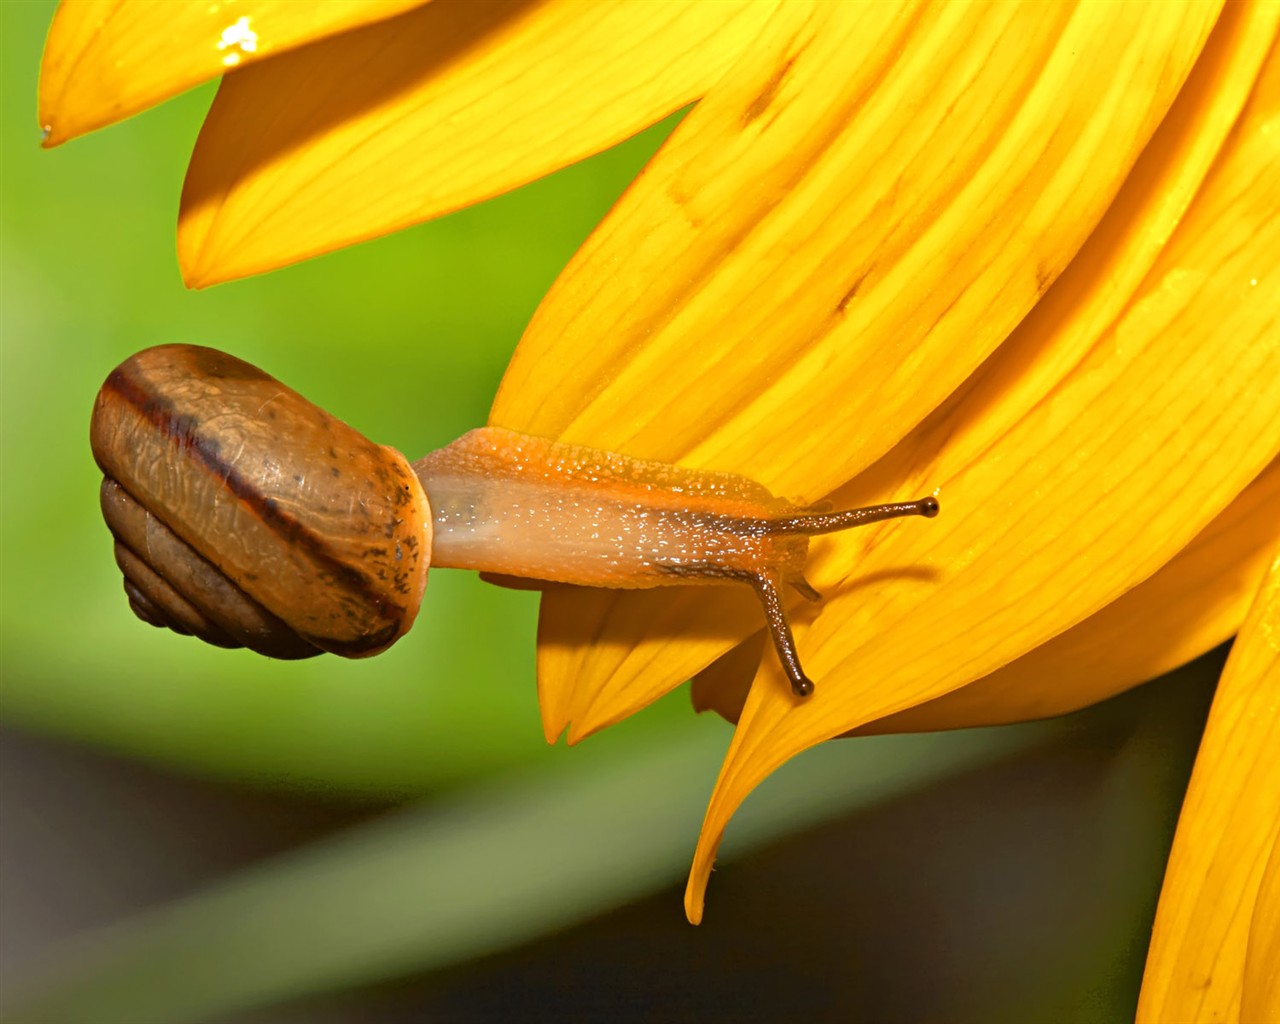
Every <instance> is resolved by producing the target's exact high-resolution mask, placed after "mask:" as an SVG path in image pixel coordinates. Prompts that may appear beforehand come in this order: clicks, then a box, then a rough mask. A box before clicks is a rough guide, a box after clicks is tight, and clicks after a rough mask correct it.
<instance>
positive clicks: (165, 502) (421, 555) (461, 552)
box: [90, 345, 938, 696]
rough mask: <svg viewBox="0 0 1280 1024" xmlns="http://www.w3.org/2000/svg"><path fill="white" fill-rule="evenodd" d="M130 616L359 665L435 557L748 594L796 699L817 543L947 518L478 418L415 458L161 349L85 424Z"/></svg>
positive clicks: (499, 571) (273, 386) (280, 391)
mask: <svg viewBox="0 0 1280 1024" xmlns="http://www.w3.org/2000/svg"><path fill="white" fill-rule="evenodd" d="M90 438H91V443H92V446H93V454H94V458H95V459H96V460H97V463H98V465H99V467H101V469H102V472H103V475H104V479H103V482H102V491H101V499H102V511H103V515H104V517H105V519H106V521H107V525H108V527H109V528H110V530H111V532H112V534H113V535H114V537H115V551H116V561H117V563H118V564H119V567H120V570H121V571H122V572H123V574H124V586H125V591H126V593H127V595H128V597H129V603H130V605H131V606H132V608H133V611H134V612H135V614H136V615H137V616H138V617H139V618H141V619H143V620H144V621H146V622H149V623H151V624H153V625H157V626H167V627H169V628H170V629H173V630H175V631H177V632H179V633H189V634H194V635H195V636H197V637H199V638H201V639H202V640H206V641H208V642H209V643H213V644H217V645H220V646H224V647H248V648H250V649H252V650H254V651H257V652H259V653H261V654H264V655H268V656H270V657H274V658H305V657H310V656H311V655H315V654H319V653H321V652H322V651H329V652H331V653H334V654H340V655H344V656H346V657H353V658H358V657H364V656H367V655H372V654H376V653H378V652H379V651H382V650H385V649H386V648H387V647H389V646H390V645H391V644H393V643H395V641H396V640H397V639H399V638H400V637H401V636H403V635H404V633H405V632H407V631H408V629H409V627H410V626H411V625H412V624H413V620H414V617H415V616H416V614H417V611H418V606H419V604H420V603H421V600H422V595H423V591H424V588H425V586H426V581H427V569H428V567H429V566H431V567H434V568H455V569H472V570H479V571H480V572H481V573H482V574H484V575H485V576H486V578H489V579H491V580H495V581H497V582H504V581H505V582H512V580H511V578H512V577H519V578H524V579H528V580H536V581H544V582H546V583H569V584H578V585H586V586H593V587H623V588H636V587H657V586H664V585H668V584H689V583H738V584H740V585H741V584H744V583H745V584H748V585H750V586H751V587H753V588H754V589H755V592H756V594H757V595H758V597H759V599H760V602H761V604H762V606H763V608H764V613H765V619H766V622H767V625H768V629H769V633H770V636H771V638H772V640H773V644H774V647H775V648H776V650H777V652H778V656H779V658H780V660H781V662H782V667H783V669H784V670H785V672H786V675H787V678H788V680H789V681H790V683H791V687H792V689H793V691H794V692H795V693H796V694H797V695H798V696H805V695H807V694H809V693H811V692H812V690H813V683H812V682H811V681H810V680H809V679H808V677H806V676H805V674H804V671H803V670H802V668H801V666H800V659H799V656H798V655H797V653H796V645H795V641H794V638H793V637H792V634H791V629H790V627H789V625H788V623H787V614H786V607H785V604H784V602H783V599H782V593H781V591H782V587H783V585H784V584H786V585H790V586H792V587H794V588H795V589H796V590H797V591H799V592H800V593H801V594H802V595H803V596H805V597H806V598H809V599H811V600H818V599H819V595H818V594H817V593H816V592H815V591H814V590H813V588H812V587H811V586H809V584H808V583H807V582H806V581H805V579H804V574H803V573H804V563H805V558H806V555H807V552H808V543H809V537H810V536H813V535H815V534H821V533H830V532H834V531H837V530H844V529H847V528H849V527H853V526H858V525H861V524H863V523H870V522H875V521H877V520H883V519H889V518H894V517H898V516H908V515H921V516H927V517H932V516H935V515H937V513H938V501H937V499H936V498H934V497H926V498H922V499H920V500H918V501H906V502H896V503H893V504H886V505H874V506H871V507H868V508H858V509H850V510H847V511H841V512H829V511H824V510H822V509H813V508H805V507H801V506H797V505H794V504H792V503H791V502H788V501H786V500H784V499H781V498H776V497H774V496H773V495H772V494H770V493H769V491H768V490H767V489H766V488H765V487H763V486H762V485H760V484H758V483H755V482H754V481H752V480H748V479H747V478H746V477H742V476H737V475H735V474H730V473H719V472H702V471H695V470H690V469H684V468H681V467H679V466H674V465H667V464H664V463H658V462H646V461H642V460H639V459H633V458H630V457H628V456H624V455H619V454H616V453H613V452H606V451H597V450H594V449H590V448H585V447H579V446H575V445H569V444H563V443H559V442H556V441H551V440H548V439H546V438H541V437H532V436H528V435H524V434H519V433H516V432H514V431H511V430H506V429H502V428H499V427H482V428H480V429H478V430H473V431H471V432H470V433H467V434H465V435H463V436H462V437H461V438H459V439H458V440H457V441H455V442H453V443H452V444H450V445H448V446H446V447H444V448H441V449H440V450H438V451H435V452H432V453H431V454H429V455H427V456H426V457H425V458H422V459H419V460H418V461H416V462H413V463H410V462H409V461H408V459H406V458H405V457H404V456H403V455H402V454H400V453H399V452H398V451H396V450H395V449H393V448H387V447H383V446H381V445H377V444H374V443H373V442H372V441H370V440H368V439H367V438H365V437H364V436H363V435H362V434H360V433H358V432H357V431H356V430H354V429H352V428H351V427H349V426H347V424H345V423H343V422H342V421H341V420H338V419H336V418H335V417H333V416H330V415H329V414H328V413H326V412H324V411H323V410H322V409H320V408H318V407H317V406H315V405H313V404H312V403H310V402H309V401H307V400H306V399H305V398H303V397H302V396H301V395H299V394H298V393H297V392H295V391H293V390H291V389H289V388H287V387H285V386H284V385H283V384H281V383H280V382H279V381H277V380H276V379H275V378H273V377H271V376H269V375H268V374H266V373H264V372H262V371H261V370H259V369H257V368H256V367H253V366H251V365H250V364H248V363H246V362H243V361H242V360H240V359H237V358H235V357H234V356H230V355H227V354H225V353H223V352H219V351H217V350H215V349H210V348H201V347H197V346H192V345H162V346H157V347H155V348H150V349H146V350H145V351H143V352H139V353H138V354H136V355H134V356H132V357H130V358H129V359H127V360H125V361H124V362H123V363H122V364H121V365H120V366H118V367H117V368H116V369H115V370H113V371H112V373H111V374H110V376H108V377H107V379H106V382H105V383H104V384H103V385H102V389H101V391H100V392H99V393H98V397H97V401H96V403H95V405H94V410H93V419H92V424H91V429H90Z"/></svg>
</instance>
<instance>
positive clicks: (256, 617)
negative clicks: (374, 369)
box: [90, 345, 432, 658]
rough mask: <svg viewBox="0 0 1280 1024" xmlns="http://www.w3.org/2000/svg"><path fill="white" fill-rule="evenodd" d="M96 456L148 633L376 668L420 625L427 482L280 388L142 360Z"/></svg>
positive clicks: (157, 351) (121, 379) (209, 367)
mask: <svg viewBox="0 0 1280 1024" xmlns="http://www.w3.org/2000/svg"><path fill="white" fill-rule="evenodd" d="M90 440H91V444H92V446H93V454H94V458H95V459H96V460H97V462H98V465H99V466H100V467H101V468H102V472H103V474H104V476H105V480H104V481H103V485H102V511H103V515H104V516H105V518H106V520H107V524H108V526H109V527H110V529H111V532H112V533H113V534H114V536H115V539H116V560H117V562H118V563H119V565H120V568H121V571H122V572H123V573H124V576H125V590H126V593H127V594H128V595H129V600H130V604H131V605H132V607H133V609H134V611H135V613H136V614H137V615H138V616H139V617H140V618H142V619H144V620H145V621H147V622H151V623H153V624H155V625H164V626H168V627H169V628H171V629H174V630H176V631H177V632H180V633H192V634H194V635H196V636H199V637H201V638H202V639H204V640H207V641H209V642H211V643H215V644H218V645H220V646H226V647H241V646H243V647H248V648H250V649H252V650H255V651H258V652H259V653H261V654H266V655H269V656H271V657H277V658H304V657H309V656H311V655H314V654H319V653H320V652H322V651H329V652H332V653H334V654H341V655H345V656H347V657H362V656H365V655H370V654H376V653H377V652H379V651H381V650H384V649H385V648H387V647H389V646H390V645H391V644H392V643H394V642H395V641H396V640H397V639H399V637H401V636H402V635H403V634H404V633H405V632H406V631H407V630H408V629H409V627H410V626H411V625H412V624H413V619H414V616H415V615H416V614H417V609H418V605H419V604H420V602H421V599H422V593H423V590H424V588H425V586H426V579H427V568H428V565H429V562H430V553H431V520H432V517H431V510H430V506H429V505H428V502H427V497H426V494H425V493H424V491H423V489H422V485H421V483H420V482H419V480H418V477H417V476H416V475H415V474H414V471H413V469H412V468H411V467H410V465H409V463H408V461H407V460H406V459H405V457H404V456H403V455H401V454H400V453H399V452H397V451H395V450H394V449H392V448H387V447H383V446H381V445H377V444H374V443H373V442H372V441H370V440H368V439H367V438H366V437H364V436H363V435H362V434H360V433H359V432H358V431H356V430H353V429H352V428H351V427H349V426H347V425H346V424H345V423H343V422H342V421H341V420H338V419H336V418H334V417H333V416H331V415H329V414H328V413H326V412H325V411H324V410H322V409H320V408H319V407H317V406H315V405H313V404H312V403H311V402H308V401H307V400H306V399H305V398H303V397H302V396H301V395H299V394H298V393H297V392H296V391H293V390H292V389H290V388H288V387H286V386H285V385H283V384H281V383H280V382H279V381H277V380H276V379H275V378H274V377H271V376H269V375H268V374H266V373H263V372H262V371H261V370H259V369H257V368H256V367H253V366H251V365H250V364H248V363H246V362H243V361H242V360H239V359H236V358H235V357H234V356H229V355H226V354H225V353H222V352H218V351H216V350H214V349H208V348H200V347H196V346H191V345H162V346H158V347H156V348H150V349H147V350H145V351H143V352H139V353H138V354H136V355H134V356H132V357H130V358H129V359H127V360H125V362H123V363H122V364H121V365H120V366H119V367H117V368H116V369H115V370H114V371H113V372H112V373H111V375H110V376H109V377H108V378H107V380H106V382H105V383H104V384H103V386H102V390H101V391H100V392H99V394H98V399H97V402H96V404H95V406H94V411H93V420H92V425H91V428H90Z"/></svg>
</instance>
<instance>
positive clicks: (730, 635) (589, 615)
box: [538, 4, 1280, 742]
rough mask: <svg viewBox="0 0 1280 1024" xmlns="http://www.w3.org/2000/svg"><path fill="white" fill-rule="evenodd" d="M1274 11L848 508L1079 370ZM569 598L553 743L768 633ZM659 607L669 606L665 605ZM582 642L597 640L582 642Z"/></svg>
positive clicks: (829, 543) (1182, 195) (547, 657)
mask: <svg viewBox="0 0 1280 1024" xmlns="http://www.w3.org/2000/svg"><path fill="white" fill-rule="evenodd" d="M1278 15H1280V11H1278V10H1277V9H1276V8H1275V7H1274V6H1273V5H1258V4H1253V5H1232V6H1231V7H1229V8H1228V9H1227V10H1226V11H1225V12H1224V14H1223V17H1222V19H1221V21H1220V23H1219V24H1218V25H1217V26H1216V27H1215V30H1214V32H1213V34H1212V36H1211V37H1210V40H1209V42H1208V44H1207V46H1206V48H1205V50H1204V52H1203V54H1202V58H1201V60H1200V61H1199V62H1198V64H1197V66H1196V68H1195V70H1194V72H1193V75H1192V77H1191V78H1190V79H1189V80H1188V82H1187V84H1186V88H1185V89H1184V90H1183V92H1182V94H1181V95H1180V96H1179V98H1178V100H1177V102H1176V103H1175V105H1174V106H1173V107H1172V108H1171V109H1170V111H1169V114H1168V116H1167V117H1166V118H1165V121H1164V122H1163V123H1162V125H1161V127H1160V130H1159V131H1158V132H1157V133H1156V135H1155V136H1154V137H1153V138H1152V139H1151V141H1150V143H1149V144H1148V146H1147V148H1146V150H1145V151H1144V153H1143V156H1142V158H1141V160H1140V161H1139V162H1138V163H1137V164H1136V165H1135V167H1134V168H1133V170H1132V172H1131V174H1130V176H1129V179H1128V180H1127V181H1126V183H1125V185H1124V187H1123V189H1122V190H1121V192H1120V193H1119V195H1117V197H1116V199H1115V201H1114V202H1113V203H1112V206H1111V208H1110V209H1109V210H1108V212H1107V215H1106V217H1105V218H1104V219H1103V221H1102V222H1101V223H1100V224H1099V225H1098V228H1097V229H1096V230H1095V232H1094V233H1093V235H1092V236H1091V237H1090V239H1089V241H1088V243H1087V244H1086V245H1085V247H1084V248H1083V249H1082V250H1081V252H1080V254H1079V255H1078V257H1077V258H1076V259H1075V260H1074V261H1073V262H1072V264H1071V266H1070V267H1069V268H1068V269H1067V271H1066V272H1065V273H1064V274H1063V276H1062V277H1061V278H1060V279H1059V280H1058V282H1057V283H1056V284H1055V285H1054V287H1053V288H1052V289H1051V290H1050V291H1049V293H1048V294H1047V295H1046V296H1045V297H1044V298H1043V299H1042V300H1041V302H1040V303H1039V304H1038V305H1037V306H1036V308H1035V309H1034V310H1033V311H1032V313H1031V314H1030V315H1029V316H1028V317H1027V318H1026V319H1025V320H1023V322H1022V323H1021V324H1020V325H1019V327H1018V328H1017V329H1016V330H1015V331H1014V333H1013V335H1012V336H1011V337H1010V338H1009V339H1008V340H1007V341H1006V342H1005V344H1004V345H1002V346H1001V348H1000V349H999V350H998V351H997V352H996V353H995V354H994V355H993V356H992V358H991V359H989V360H988V361H987V363H986V364H984V365H983V367H982V368H981V369H980V371H979V372H978V374H977V375H976V376H975V377H974V378H973V379H972V380H971V381H970V382H968V383H966V384H965V386H964V387H963V388H962V389H961V390H960V391H959V392H957V393H956V394H955V395H954V396H953V397H952V398H951V399H950V400H948V401H947V402H946V403H944V405H943V406H942V407H941V408H940V409H939V410H937V411H936V412H935V413H934V414H933V415H932V416H931V417H930V418H929V419H927V420H926V421H925V422H924V423H922V424H921V425H920V426H919V427H918V428H917V429H916V430H915V431H913V432H912V433H911V434H909V435H908V436H907V437H906V438H905V439H904V440H902V441H901V443H900V444H899V445H898V446H897V447H896V448H895V449H894V450H893V451H892V452H891V453H890V454H889V455H888V456H886V457H885V458H884V459H882V460H881V461H880V462H879V463H877V464H876V465H875V466H874V467H872V469H870V470H869V471H867V472H866V473H864V474H862V476H861V477H859V478H857V479H856V480H855V482H854V484H853V485H851V487H850V488H848V489H847V490H846V491H845V492H844V495H843V496H842V498H841V502H842V503H843V504H851V505H852V504H859V503H867V502H875V501H883V500H887V499H889V498H892V497H895V496H897V497H904V498H905V497H915V496H916V493H914V492H921V493H922V492H924V491H928V490H929V489H930V488H932V487H934V486H935V485H936V483H937V482H938V480H939V479H940V478H941V477H942V475H944V474H949V473H954V472H957V471H958V470H959V469H960V468H961V467H963V466H965V465H967V464H968V463H969V462H971V461H973V460H975V459H976V458H978V457H979V456H980V455H981V454H982V453H983V452H984V451H985V450H986V449H988V448H990V447H992V446H993V445H998V444H999V443H1000V441H1001V439H1002V438H1003V437H1004V436H1005V435H1006V433H1007V432H1008V431H1009V429H1010V428H1011V426H1012V425H1013V424H1014V423H1016V422H1017V421H1018V419H1019V418H1020V417H1022V416H1024V415H1025V414H1026V413H1027V411H1028V410H1030V409H1033V408H1035V407H1036V405H1037V404H1038V403H1040V402H1041V401H1043V400H1044V399H1045V397H1046V396H1047V395H1049V394H1050V393H1051V391H1052V389H1053V388H1054V387H1055V386H1057V384H1058V382H1059V381H1060V380H1061V379H1062V378H1063V377H1064V376H1065V375H1066V374H1067V373H1068V372H1070V371H1071V370H1072V369H1073V368H1074V367H1075V366H1076V365H1077V364H1078V363H1079V361H1080V359H1081V358H1082V355H1083V354H1084V353H1085V352H1087V351H1088V350H1089V347H1090V346H1091V345H1093V344H1095V342H1096V341H1097V339H1098V336H1099V334H1100V333H1101V332H1103V331H1104V330H1106V329H1107V327H1108V326H1109V325H1110V324H1111V323H1112V322H1113V321H1114V320H1115V318H1116V316H1117V315H1118V313H1119V312H1120V311H1121V310H1122V309H1123V308H1124V306H1125V304H1126V303H1127V302H1128V301H1129V299H1130V298H1131V296H1132V295H1133V293H1134V291H1135V289H1136V288H1137V287H1138V286H1139V284H1140V283H1141V282H1142V280H1143V278H1144V277H1145V276H1146V274H1147V273H1148V271H1149V270H1150V269H1151V267H1152V265H1153V263H1154V261H1155V259H1156V258H1157V256H1158V255H1159V253H1160V251H1161V249H1162V247H1163V246H1164V245H1165V243H1166V242H1167V240H1168V238H1169V236H1170V235H1171V234H1172V233H1173V231H1174V229H1175V228H1176V226H1177V224H1178V222H1179V220H1180V219H1181V217H1182V216H1183V213H1184V212H1185V209H1186V207H1187V205H1188V204H1189V203H1190V202H1191V199H1192V197H1193V196H1194V195H1195V194H1196V191H1197V190H1198V188H1199V187H1200V185H1201V183H1202V182H1203V180H1204V177H1205V175H1206V173H1207V172H1208V169H1209V167H1210V166H1211V165H1212V163H1213V160H1214V158H1215V157H1216V155H1217V153H1218V151H1219V149H1220V148H1221V145H1222V142H1223V140H1224V138H1225V137H1226V135H1227V133H1228V131H1229V130H1230V128H1231V126H1232V125H1233V124H1234V123H1235V121H1236V119H1237V117H1238V115H1239V112H1240V109H1241V108H1242V107H1243V105H1244V102H1245V99H1246V98H1247V96H1248V94H1249V91H1250V88H1251V87H1252V85H1253V83H1254V81H1255V80H1256V78H1257V74H1258V68H1259V66H1260V64H1261V62H1262V60H1263V58H1264V56H1265V55H1266V53H1267V51H1268V49H1269V48H1270V46H1271V44H1272V41H1273V40H1274V38H1275V35H1276V25H1277V18H1278ZM708 102H709V101H708ZM848 386H849V387H850V388H853V387H854V383H852V382H850V383H849V384H848ZM829 442H830V439H829V438H828V436H827V434H826V433H825V432H822V433H818V434H812V435H804V436H803V437H802V438H801V439H798V440H797V447H801V446H803V445H804V444H806V443H807V444H809V445H811V446H812V447H813V448H814V450H817V451H822V452H828V453H829V452H830V449H829V448H828V447H827V446H828V444H829ZM735 468H739V469H743V468H744V467H735ZM746 471H748V472H750V469H749V468H746ZM945 516H946V512H945V511H944V518H945ZM937 528H938V524H930V526H928V527H925V526H923V525H918V524H901V525H900V526H898V527H895V528H894V529H904V530H911V529H921V530H934V529H937ZM872 536H874V535H872ZM869 541H870V537H869V536H868V535H866V534H864V533H862V532H861V531H858V532H855V533H852V534H849V535H846V536H844V537H840V538H827V539H825V540H824V541H823V542H822V543H821V544H816V545H815V546H814V558H813V560H812V566H811V569H812V574H813V581H814V582H815V583H816V584H817V585H818V589H819V590H821V591H823V592H827V591H829V590H830V589H831V588H832V587H833V586H836V585H838V584H839V582H840V578H841V574H840V571H839V569H838V566H839V565H840V564H847V563H848V562H850V561H851V560H854V559H857V558H859V557H860V553H861V552H862V551H863V549H864V548H865V547H866V546H867V544H868V543H869ZM824 553H825V557H824ZM832 553H835V554H837V555H839V557H838V558H835V557H832ZM566 600H567V596H566V595H563V594H557V593H550V592H549V593H547V594H545V595H544V597H543V625H542V628H541V629H540V643H539V665H538V672H539V679H540V681H541V686H542V690H543V692H544V693H550V692H553V691H568V690H572V691H573V695H572V697H570V698H565V699H563V700H559V701H557V702H556V707H555V708H554V709H553V713H554V715H555V716H556V717H555V718H554V720H553V719H552V718H551V717H550V716H548V717H547V721H546V726H547V731H548V732H549V733H551V734H558V733H559V731H561V730H563V728H564V727H565V723H566V722H567V721H571V722H572V726H571V729H570V740H571V742H572V741H573V740H574V739H576V738H580V737H581V736H583V735H586V734H588V733H590V732H592V731H594V730H595V729H598V728H600V727H602V726H603V725H606V724H609V723H610V722H612V721H616V720H617V719H618V718H621V717H624V716H625V715H626V714H629V713H631V712H632V711H634V710H636V709H637V708H639V707H642V706H643V705H644V704H645V703H647V702H649V701H650V700H652V699H654V698H655V697H657V696H660V695H661V694H662V693H665V692H667V691H668V690H670V689H671V688H672V687H673V686H675V685H677V684H678V683H680V682H681V681H683V680H684V679H686V678H688V677H689V676H690V675H691V674H693V673H696V672H698V671H699V670H701V669H702V668H704V667H705V666H706V665H707V664H708V663H709V662H710V661H711V660H712V659H713V658H715V657H716V656H717V655H718V654H720V653H722V652H724V651H725V650H727V649H729V648H730V647H731V646H732V645H733V644H734V643H736V642H737V641H738V640H740V639H741V638H743V637H745V636H748V635H750V634H751V633H752V632H754V631H755V630H757V629H758V628H759V627H760V624H761V623H760V620H759V615H758V613H757V612H755V611H754V610H749V611H748V612H747V614H746V615H745V617H744V616H742V615H741V614H740V613H739V611H738V610H737V609H738V608H740V607H743V606H742V605H736V604H733V603H731V602H732V601H733V600H734V599H733V598H732V597H731V596H730V595H729V594H728V593H727V591H726V589H725V588H719V589H711V588H696V589H694V588H689V589H687V590H685V591H681V592H675V593H671V594H661V595H651V594H645V595H641V594H637V593H634V592H630V593H628V592H616V593H612V594H608V595H605V594H601V595H599V597H598V598H597V600H596V602H595V604H594V606H593V605H591V604H590V602H588V601H586V600H585V599H583V598H582V597H577V598H575V599H573V600H574V606H573V607H572V608H571V609H570V608H566V607H564V606H563V604H564V602H565V601H566ZM659 602H665V603H666V604H665V605H663V606H662V608H661V609H659V608H658V604H659ZM808 611H810V609H807V608H804V607H802V608H801V609H799V612H800V614H807V613H808ZM671 623H675V624H677V625H676V626H675V628H669V624H671ZM583 637H591V638H593V641H594V642H593V643H591V644H583V643H580V642H578V641H579V640H581V639H582V638H583Z"/></svg>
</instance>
